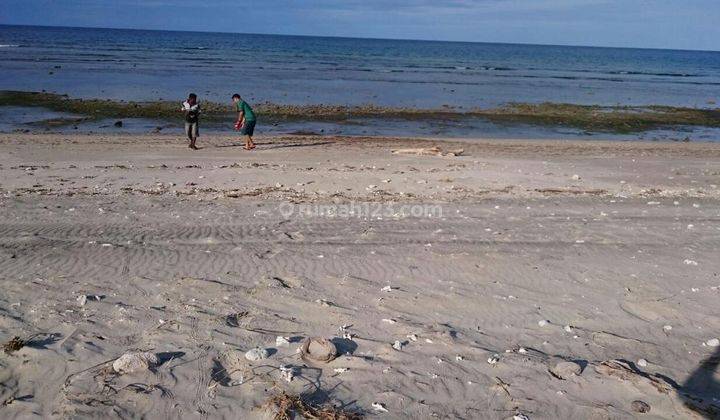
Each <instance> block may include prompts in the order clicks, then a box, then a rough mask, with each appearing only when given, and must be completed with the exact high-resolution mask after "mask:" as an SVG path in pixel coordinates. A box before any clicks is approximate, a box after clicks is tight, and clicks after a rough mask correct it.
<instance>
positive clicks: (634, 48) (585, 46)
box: [0, 23, 720, 53]
mask: <svg viewBox="0 0 720 420" xmlns="http://www.w3.org/2000/svg"><path fill="white" fill-rule="evenodd" d="M0 26H18V27H31V28H65V29H107V30H118V31H149V32H180V33H182V32H186V33H188V32H189V33H200V34H230V35H262V36H294V37H305V38H330V39H361V40H370V41H406V42H439V43H456V44H499V45H525V46H537V47H568V48H604V49H626V50H656V51H689V52H710V53H718V52H720V50H707V49H682V48H658V47H618V46H607V45H577V44H537V43H529V42H493V41H455V40H444V39H414V38H378V37H363V36H338V35H308V34H278V33H262V32H226V31H197V30H178V29H150V28H120V27H114V28H113V27H104V26H64V25H28V24H15V23H0Z"/></svg>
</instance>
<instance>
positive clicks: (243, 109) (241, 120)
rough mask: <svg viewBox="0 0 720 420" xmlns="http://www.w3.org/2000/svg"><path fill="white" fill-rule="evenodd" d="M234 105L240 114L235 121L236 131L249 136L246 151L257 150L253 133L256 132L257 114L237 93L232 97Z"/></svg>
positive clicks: (246, 141)
mask: <svg viewBox="0 0 720 420" xmlns="http://www.w3.org/2000/svg"><path fill="white" fill-rule="evenodd" d="M232 100H233V104H235V110H236V111H237V113H238V116H237V121H235V129H236V130H240V134H241V135H243V136H247V139H246V140H245V150H252V149H254V148H255V143H253V139H252V136H253V133H254V132H255V121H256V118H255V113H254V112H253V110H252V108H250V105H248V103H247V102H245V101H243V99H242V98H241V97H240V95H238V94H237V93H236V94H234V95H233V96H232Z"/></svg>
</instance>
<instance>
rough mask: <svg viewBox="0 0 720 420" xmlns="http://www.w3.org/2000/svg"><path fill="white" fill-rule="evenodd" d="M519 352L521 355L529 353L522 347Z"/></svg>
mask: <svg viewBox="0 0 720 420" xmlns="http://www.w3.org/2000/svg"><path fill="white" fill-rule="evenodd" d="M517 352H518V353H520V354H525V353H527V349H526V348H525V347H520V348H519V349H518V351H517Z"/></svg>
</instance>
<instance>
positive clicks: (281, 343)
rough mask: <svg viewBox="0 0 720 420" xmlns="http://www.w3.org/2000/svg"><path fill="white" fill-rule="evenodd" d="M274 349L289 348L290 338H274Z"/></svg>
mask: <svg viewBox="0 0 720 420" xmlns="http://www.w3.org/2000/svg"><path fill="white" fill-rule="evenodd" d="M275 347H290V338H288V337H282V336H278V337H277V338H275Z"/></svg>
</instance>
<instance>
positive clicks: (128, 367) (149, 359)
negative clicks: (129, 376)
mask: <svg viewBox="0 0 720 420" xmlns="http://www.w3.org/2000/svg"><path fill="white" fill-rule="evenodd" d="M157 364H158V359H157V356H155V355H154V354H153V353H150V352H127V353H125V354H123V355H122V356H120V357H119V358H118V359H117V360H115V361H114V362H113V364H112V367H113V370H114V371H115V372H117V373H120V374H125V373H133V372H139V371H142V370H148V369H150V368H153V367H155V366H157Z"/></svg>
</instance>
